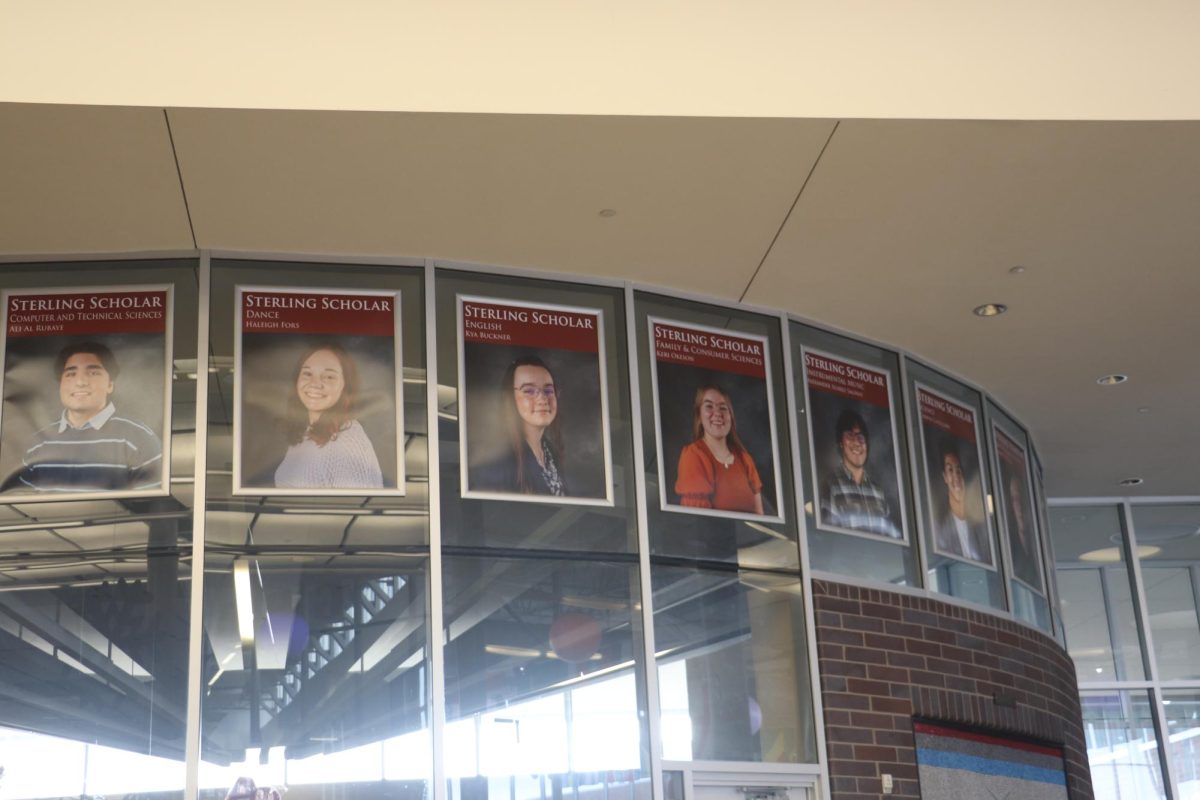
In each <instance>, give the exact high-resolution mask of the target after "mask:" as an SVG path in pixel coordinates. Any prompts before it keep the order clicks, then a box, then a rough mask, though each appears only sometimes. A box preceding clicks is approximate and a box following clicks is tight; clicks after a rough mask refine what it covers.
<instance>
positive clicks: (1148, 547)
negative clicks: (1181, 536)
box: [1079, 544, 1162, 564]
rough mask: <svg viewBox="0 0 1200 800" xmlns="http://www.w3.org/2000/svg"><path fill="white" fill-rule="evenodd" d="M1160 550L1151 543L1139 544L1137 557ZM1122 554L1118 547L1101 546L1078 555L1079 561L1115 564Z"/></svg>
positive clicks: (1150, 556)
mask: <svg viewBox="0 0 1200 800" xmlns="http://www.w3.org/2000/svg"><path fill="white" fill-rule="evenodd" d="M1161 552H1162V548H1161V547H1155V546H1154V545H1152V544H1139V545H1138V549H1137V554H1138V558H1153V557H1154V556H1156V555H1158V554H1159V553H1161ZM1122 558H1124V556H1123V555H1122V550H1121V548H1119V547H1102V548H1100V549H1099V550H1089V551H1088V552H1086V553H1084V554H1083V555H1081V556H1079V560H1080V561H1099V562H1101V563H1104V564H1116V563H1117V562H1118V561H1120V560H1121V559H1122Z"/></svg>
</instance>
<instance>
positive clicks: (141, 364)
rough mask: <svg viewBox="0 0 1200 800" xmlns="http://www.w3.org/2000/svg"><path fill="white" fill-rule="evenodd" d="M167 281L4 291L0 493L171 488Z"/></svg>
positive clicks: (27, 496) (9, 498)
mask: <svg viewBox="0 0 1200 800" xmlns="http://www.w3.org/2000/svg"><path fill="white" fill-rule="evenodd" d="M173 299H174V292H173V287H171V286H95V287H82V288H80V287H75V288H71V289H21V290H11V291H7V292H4V294H3V295H2V296H0V304H3V307H4V338H3V340H0V350H2V353H3V354H2V356H0V359H2V360H3V363H4V372H3V376H2V377H0V381H2V382H3V385H2V387H0V394H2V396H3V398H4V400H3V405H2V407H0V475H2V482H0V502H6V503H12V502H21V503H27V502H36V501H46V500H75V499H85V498H86V499H92V498H125V497H152V496H161V495H164V494H166V493H167V491H168V489H169V487H170V473H169V471H168V470H169V468H170V463H171V461H170V439H171V437H170V430H171V363H172V362H171V360H172V332H173V330H174V328H173V324H172V312H173V305H172V301H173Z"/></svg>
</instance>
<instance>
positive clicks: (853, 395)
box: [804, 349, 908, 543]
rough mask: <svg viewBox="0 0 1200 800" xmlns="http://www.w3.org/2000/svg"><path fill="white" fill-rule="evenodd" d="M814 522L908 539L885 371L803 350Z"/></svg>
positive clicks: (874, 535)
mask: <svg viewBox="0 0 1200 800" xmlns="http://www.w3.org/2000/svg"><path fill="white" fill-rule="evenodd" d="M804 379H805V387H806V389H807V393H808V415H807V417H808V423H809V426H810V436H809V438H810V441H811V442H812V462H813V482H814V489H815V492H816V494H815V496H816V498H817V503H816V508H815V513H816V519H817V526H818V527H819V528H821V529H823V530H829V531H834V532H837V533H851V534H858V535H863V536H867V537H869V538H873V539H881V540H884V541H891V542H897V543H905V542H907V540H908V532H907V525H906V522H907V520H906V519H905V510H904V503H903V502H902V500H901V498H902V494H901V492H902V489H901V483H900V475H901V474H902V473H901V470H900V462H899V453H898V451H897V447H896V421H895V415H894V412H893V408H892V396H891V382H890V376H889V375H888V373H887V372H884V371H882V370H878V369H875V368H872V367H868V366H866V365H863V364H859V363H857V362H853V361H849V360H847V359H844V358H841V357H836V356H832V355H829V354H826V353H821V352H818V351H814V350H809V349H805V351H804Z"/></svg>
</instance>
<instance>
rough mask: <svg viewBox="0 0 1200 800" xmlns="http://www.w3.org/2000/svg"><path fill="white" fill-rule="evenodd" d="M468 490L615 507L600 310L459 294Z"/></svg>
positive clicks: (465, 488) (464, 484)
mask: <svg viewBox="0 0 1200 800" xmlns="http://www.w3.org/2000/svg"><path fill="white" fill-rule="evenodd" d="M458 314H459V324H458V336H459V392H460V394H459V421H460V425H461V431H462V433H461V434H460V437H459V446H460V456H461V458H462V462H461V463H462V473H463V474H462V476H461V477H462V487H463V491H462V495H463V496H464V497H475V498H482V499H501V500H517V501H524V502H544V503H568V504H569V503H582V504H589V505H611V504H612V477H611V467H610V464H611V458H610V454H609V438H608V437H609V433H608V399H607V388H606V384H607V379H606V377H605V375H604V372H603V369H602V365H603V363H604V358H603V350H604V328H603V316H602V315H601V313H600V311H599V310H596V309H586V308H576V307H569V306H557V305H546V304H531V303H524V302H521V301H515V300H506V299H499V298H482V297H468V296H459V297H458Z"/></svg>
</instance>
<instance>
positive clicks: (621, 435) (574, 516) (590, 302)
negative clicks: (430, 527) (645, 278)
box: [437, 270, 637, 553]
mask: <svg viewBox="0 0 1200 800" xmlns="http://www.w3.org/2000/svg"><path fill="white" fill-rule="evenodd" d="M459 298H474V300H473V301H472V302H473V303H475V305H476V306H477V307H479V308H481V309H483V311H487V312H488V313H495V314H497V315H500V314H501V312H504V311H517V312H519V313H524V314H525V315H526V319H532V318H534V315H536V318H537V319H558V318H559V317H561V316H562V315H563V314H564V313H568V312H569V313H579V314H583V318H584V321H586V322H590V323H591V324H595V325H599V327H600V328H601V330H600V331H598V332H597V333H595V334H591V335H590V336H584V337H583V339H582V344H580V343H578V342H576V341H575V340H574V339H571V340H569V341H567V340H566V339H565V337H566V336H567V334H566V333H564V332H563V331H562V330H558V329H554V331H555V332H553V333H546V328H533V329H530V330H531V331H532V333H531V332H530V330H524V329H522V330H523V331H524V333H525V334H526V335H528V336H530V337H532V338H530V339H529V340H528V341H527V343H526V344H513V343H510V342H509V341H508V340H507V339H504V338H503V337H505V336H508V334H507V333H504V332H501V333H496V334H493V332H492V331H490V330H487V331H485V332H484V333H482V334H480V337H481V338H483V337H487V336H494V337H496V338H498V341H496V342H495V343H493V342H492V341H491V340H490V339H489V340H486V341H481V342H470V343H468V342H466V341H465V340H464V342H463V359H460V358H459V349H458V347H457V346H456V344H457V342H458V340H459V331H458V318H459V310H460V309H459ZM624 302H625V298H624V292H623V291H622V290H620V289H613V288H607V287H593V286H584V285H578V284H570V283H559V282H554V281H543V280H529V279H523V278H512V277H507V276H499V275H484V274H474V273H468V272H455V271H450V270H439V271H438V275H437V326H438V330H437V340H438V342H439V347H438V383H439V393H440V397H439V407H438V417H439V426H438V427H439V434H440V436H441V451H440V456H441V478H442V482H441V491H442V542H443V544H444V545H446V546H471V547H505V548H514V547H515V548H529V549H539V548H548V549H555V550H587V551H593V552H613V553H628V552H634V551H636V549H637V527H636V512H635V510H634V504H635V497H634V491H633V484H632V483H631V482H630V476H631V475H632V474H633V439H632V436H631V435H630V405H629V386H628V379H627V377H626V375H627V373H626V369H625V363H626V360H627V356H626V352H627V349H626V345H625V327H626V326H625V313H624ZM506 303H507V304H508V305H505V304H506ZM513 304H524V305H513ZM481 313H482V312H481ZM500 324H502V323H487V322H484V323H482V325H483V326H485V327H486V325H500ZM531 324H532V323H531ZM472 330H475V328H474V327H473V328H472ZM601 333H602V335H600V334H601ZM514 341H515V340H514ZM577 346H578V347H580V348H583V349H582V350H580V349H571V348H574V347H577ZM589 347H590V348H592V349H591V350H590V351H589V350H588V349H587V348H589ZM596 348H599V349H598V350H597V349H596ZM531 359H536V361H537V365H541V366H537V365H535V364H534V363H533V361H531ZM460 360H461V361H462V363H461V364H460ZM460 368H461V370H462V372H461V375H462V376H463V377H462V379H463V381H464V382H465V384H466V386H465V387H461V386H459V381H460ZM518 369H520V370H521V372H518ZM510 370H511V373H512V374H511V375H510V374H509V371H510ZM530 374H533V375H535V376H537V380H538V381H541V382H542V383H543V385H542V387H541V389H542V395H541V396H540V397H538V392H537V387H534V386H526V387H525V389H527V390H530V392H531V395H530V397H529V398H528V399H527V398H525V397H524V396H523V395H519V394H516V392H517V391H518V390H519V389H520V387H515V386H508V385H506V386H505V388H504V390H503V391H502V392H498V390H497V387H498V386H500V385H501V384H502V383H505V379H506V378H508V379H509V380H510V381H511V380H515V379H517V378H518V377H519V376H521V375H525V376H526V377H528V375H530ZM547 386H549V387H550V391H551V393H552V394H551V395H546V394H545V391H546V388H547ZM522 403H530V404H532V405H530V409H529V412H530V413H531V414H533V415H535V416H536V415H537V414H543V415H550V416H549V417H548V418H549V419H550V422H548V423H547V422H545V421H544V418H543V419H542V420H539V419H535V418H534V416H530V417H529V419H526V418H525V417H521V416H520V414H521V412H522V405H521V404H522ZM551 404H553V406H552V408H553V411H552V412H551ZM605 407H607V410H608V413H607V419H605V414H604V413H603V409H604V408H605ZM464 417H465V419H466V425H467V426H468V428H469V434H467V438H466V441H465V442H463V441H461V439H462V437H463V436H464V434H463V420H464ZM530 420H532V421H530ZM531 432H535V433H536V435H537V437H538V442H539V443H540V445H539V450H541V452H542V457H541V458H540V459H538V458H537V455H536V454H535V453H534V452H533V450H532V447H531V446H530V445H529V444H528V440H527V439H524V438H523V437H524V436H526V435H533V434H532V433H531ZM463 446H465V447H467V449H468V450H469V452H470V453H473V454H477V453H482V454H483V455H478V456H476V455H471V456H469V457H468V459H467V461H468V463H467V468H466V469H465V470H464V469H463V464H462V458H461V455H460V448H461V447H463ZM542 448H548V449H549V450H550V451H551V453H552V455H551V461H553V462H554V476H555V480H557V482H558V484H559V489H560V490H561V492H562V494H561V495H556V494H554V490H552V489H551V488H550V485H549V484H548V483H546V482H545V480H547V479H545V478H540V479H539V478H538V477H537V476H538V475H543V474H549V473H548V472H547V473H543V472H542V470H543V469H546V470H548V469H549V467H548V464H549V462H547V461H546V457H545V451H544V450H542ZM606 451H607V452H608V453H609V454H610V458H611V466H609V465H606V463H605V461H606V459H605V453H606ZM535 459H536V460H535ZM606 466H609V469H607V470H606ZM535 471H536V475H535ZM464 472H466V474H467V478H468V485H467V486H466V487H465V491H466V492H469V493H470V494H471V496H470V497H463V493H464V487H463V485H462V482H463V473H464ZM606 479H611V481H612V500H611V502H610V501H608V500H606V499H605V497H604V495H605V492H606V491H607V488H606V486H605V482H606ZM531 481H532V483H531ZM539 481H540V482H539ZM472 482H474V483H472ZM521 486H524V488H523V489H522V488H521ZM548 493H549V494H548ZM552 495H554V496H552ZM556 497H561V502H557V501H556Z"/></svg>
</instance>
